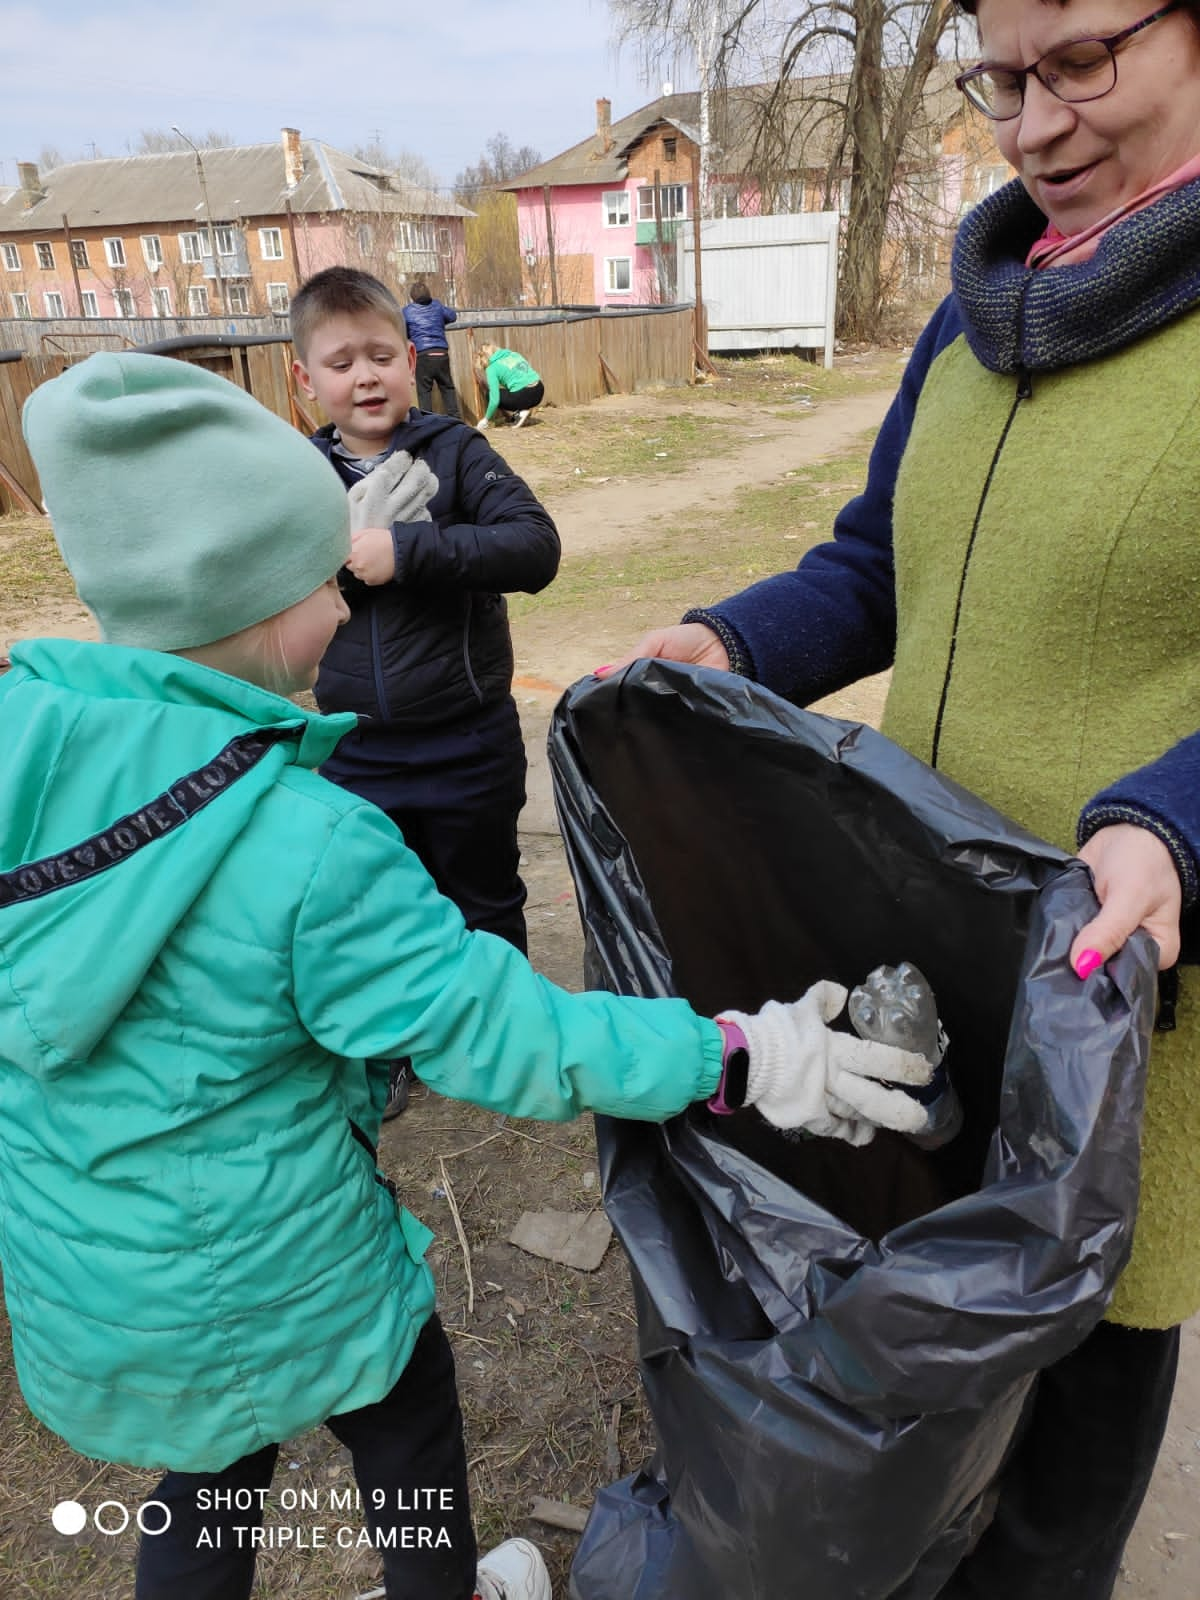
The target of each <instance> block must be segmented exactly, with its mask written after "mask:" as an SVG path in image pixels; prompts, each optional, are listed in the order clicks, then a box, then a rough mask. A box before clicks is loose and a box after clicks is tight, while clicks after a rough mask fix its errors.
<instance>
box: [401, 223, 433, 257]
mask: <svg viewBox="0 0 1200 1600" xmlns="http://www.w3.org/2000/svg"><path fill="white" fill-rule="evenodd" d="M396 249H397V250H408V251H410V252H412V253H414V254H415V253H416V252H417V251H421V250H424V251H427V252H428V253H429V254H430V255H436V254H437V235H436V234H435V232H434V229H433V224H432V223H431V222H398V223H397V224H396Z"/></svg>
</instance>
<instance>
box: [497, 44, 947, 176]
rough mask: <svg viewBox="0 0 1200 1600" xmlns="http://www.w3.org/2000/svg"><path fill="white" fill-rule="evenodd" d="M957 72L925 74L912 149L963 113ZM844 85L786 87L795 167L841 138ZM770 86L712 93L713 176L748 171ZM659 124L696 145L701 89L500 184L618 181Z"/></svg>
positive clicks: (940, 68) (830, 79) (819, 81)
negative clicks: (921, 116)
mask: <svg viewBox="0 0 1200 1600" xmlns="http://www.w3.org/2000/svg"><path fill="white" fill-rule="evenodd" d="M956 71H957V68H956V67H954V66H952V65H951V64H950V63H949V62H941V61H940V62H938V63H937V65H936V66H935V67H934V69H933V71H932V72H931V73H930V75H929V79H928V81H927V83H926V86H925V96H924V110H925V123H924V126H923V128H922V127H916V128H914V130H913V134H912V137H911V138H910V141H909V142H910V147H911V146H915V145H916V144H917V143H918V142H919V139H920V136H921V133H922V132H924V131H927V130H928V129H929V128H930V127H931V126H932V127H933V128H935V129H937V130H939V131H940V130H941V129H944V128H945V127H946V126H947V125H948V124H949V123H950V122H951V121H952V120H953V119H954V117H956V116H958V115H960V114H961V113H962V96H961V95H960V94H959V92H958V91H957V89H955V87H954V83H953V78H954V73H955V72H956ZM885 78H886V79H889V80H891V81H892V82H893V83H895V82H896V81H897V79H898V73H897V72H896V71H895V70H894V69H893V71H891V72H890V73H887V74H885ZM846 83H847V78H846V75H845V74H828V73H823V74H820V75H816V76H812V77H807V78H797V79H793V80H792V81H791V82H790V83H789V84H787V85H785V94H784V99H783V112H782V117H781V119H780V121H781V124H782V126H781V129H780V138H781V140H782V142H783V144H784V145H785V146H789V147H791V148H793V149H795V150H796V151H797V152H800V151H801V150H802V152H803V161H802V163H798V165H800V164H802V165H803V166H804V167H807V168H811V167H815V166H820V165H823V164H825V163H826V162H828V160H829V159H830V157H831V155H832V153H833V151H834V150H835V148H836V145H837V143H838V141H839V139H840V134H841V122H842V118H841V115H840V107H841V106H842V105H843V104H844V102H845V88H846ZM774 90H775V85H774V84H770V83H755V84H745V85H742V86H740V87H730V88H726V89H717V90H714V91H713V95H712V119H713V135H712V137H713V144H714V149H715V155H714V160H713V168H712V170H713V175H714V176H722V175H730V176H733V175H737V174H740V173H743V172H745V171H747V170H749V167H750V165H751V161H752V156H753V148H754V134H755V128H756V125H757V120H758V116H759V113H760V111H761V108H762V105H763V103H764V101H765V100H766V99H767V98H768V97H769V96H770V95H771V94H772V92H773V91H774ZM831 110H833V112H834V114H832V115H831V114H830V113H831ZM661 123H669V124H671V125H672V126H674V127H675V128H677V129H678V130H679V132H680V133H682V134H683V135H684V136H685V137H686V138H688V139H690V140H691V141H692V143H693V144H699V141H700V134H699V127H700V92H699V90H696V89H693V90H690V91H689V92H687V93H684V94H667V95H660V96H659V98H658V99H657V100H652V101H650V103H649V104H648V105H644V106H641V107H640V108H639V109H638V110H637V111H631V112H630V113H629V115H628V116H626V117H621V118H620V119H619V120H618V121H616V122H613V123H612V124H611V125H610V126H609V128H608V129H607V130H606V132H607V137H605V134H604V133H602V132H601V131H600V130H597V131H596V132H595V133H593V134H591V135H590V136H589V137H588V138H586V139H581V140H580V142H579V143H578V144H576V145H572V146H571V148H570V149H569V150H564V151H563V152H562V153H561V154H560V155H557V156H552V157H551V158H550V160H549V161H543V162H542V163H541V164H540V165H539V166H536V167H531V168H530V169H529V171H528V172H522V173H519V174H518V175H517V176H516V177H515V178H510V179H509V180H508V181H507V183H504V184H502V185H500V187H502V188H504V189H511V190H518V189H534V188H541V187H542V186H543V185H544V184H549V185H551V186H552V187H554V188H558V187H565V186H567V185H574V184H589V183H614V184H623V183H624V182H625V179H626V177H627V176H628V172H629V155H630V152H631V151H632V150H633V149H634V147H635V146H636V145H637V144H638V143H639V142H640V141H641V140H642V139H644V138H645V136H646V135H647V134H648V133H649V132H650V131H651V130H652V129H653V128H655V127H657V126H658V125H659V124H661Z"/></svg>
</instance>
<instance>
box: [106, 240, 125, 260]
mask: <svg viewBox="0 0 1200 1600" xmlns="http://www.w3.org/2000/svg"><path fill="white" fill-rule="evenodd" d="M104 259H105V260H106V261H107V262H108V264H109V266H110V267H123V266H124V265H125V241H124V239H105V241H104Z"/></svg>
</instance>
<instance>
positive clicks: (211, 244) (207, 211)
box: [171, 123, 229, 317]
mask: <svg viewBox="0 0 1200 1600" xmlns="http://www.w3.org/2000/svg"><path fill="white" fill-rule="evenodd" d="M171 132H172V133H177V134H178V135H179V137H180V138H181V139H182V140H183V142H184V144H186V145H188V146H190V147H191V152H192V154H193V155H194V156H195V158H196V175H197V177H198V178H199V179H200V198H201V199H202V200H203V201H204V218H205V221H206V223H207V224H208V248H209V251H210V253H211V255H212V264H213V275H214V277H215V278H216V280H217V298H218V300H220V302H221V314H222V316H226V317H227V316H228V315H229V302H228V300H227V299H226V296H225V279H224V278H223V277H222V276H221V258H220V256H219V255H218V254H217V236H216V232H215V230H214V229H213V219H212V206H211V205H210V204H209V201H208V184H207V182H206V181H205V177H204V162H203V161H201V159H200V152H199V150H197V149H196V146H195V145H194V144H192V141H191V140H190V139H189V138H188V136H187V134H186V133H184V131H183V129H182V128H177V127H176V126H175V124H174V123H172V124H171Z"/></svg>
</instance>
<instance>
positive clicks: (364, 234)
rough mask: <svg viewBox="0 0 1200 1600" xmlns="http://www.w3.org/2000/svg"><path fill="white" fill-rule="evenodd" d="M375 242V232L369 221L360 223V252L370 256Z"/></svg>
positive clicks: (361, 254)
mask: <svg viewBox="0 0 1200 1600" xmlns="http://www.w3.org/2000/svg"><path fill="white" fill-rule="evenodd" d="M374 244H375V234H374V231H373V229H372V227H371V224H370V223H369V222H360V223H359V225H358V253H359V255H360V256H369V255H370V254H371V250H372V247H373V246H374Z"/></svg>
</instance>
